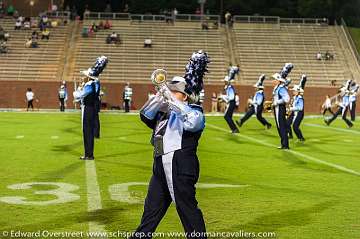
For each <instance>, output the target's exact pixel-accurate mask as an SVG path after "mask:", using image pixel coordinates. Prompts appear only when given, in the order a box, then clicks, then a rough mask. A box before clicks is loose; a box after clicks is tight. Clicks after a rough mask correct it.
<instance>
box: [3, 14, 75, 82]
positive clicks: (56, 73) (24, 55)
mask: <svg viewBox="0 0 360 239" xmlns="http://www.w3.org/2000/svg"><path fill="white" fill-rule="evenodd" d="M14 25H15V20H14V19H12V18H4V19H1V20H0V26H2V27H3V28H4V30H5V31H6V32H8V33H9V34H10V39H9V40H8V42H7V46H8V49H9V52H8V53H7V54H1V55H0V65H1V68H0V80H17V81H19V80H28V81H58V80H60V79H61V77H62V76H61V74H62V70H63V68H64V51H65V48H66V42H67V39H68V37H69V29H70V28H69V26H58V27H56V28H50V40H49V41H47V40H41V32H39V29H38V28H36V29H35V28H32V29H31V30H14ZM34 30H37V32H38V33H39V35H40V39H39V40H38V44H39V47H38V48H25V41H26V39H28V38H29V37H31V33H32V32H33V31H34Z"/></svg>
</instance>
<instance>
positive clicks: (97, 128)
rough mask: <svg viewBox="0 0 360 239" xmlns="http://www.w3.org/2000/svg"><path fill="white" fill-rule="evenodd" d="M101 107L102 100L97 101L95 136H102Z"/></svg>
mask: <svg viewBox="0 0 360 239" xmlns="http://www.w3.org/2000/svg"><path fill="white" fill-rule="evenodd" d="M100 107H101V101H98V102H96V104H95V122H94V123H95V125H94V137H95V138H100V117H99V113H100Z"/></svg>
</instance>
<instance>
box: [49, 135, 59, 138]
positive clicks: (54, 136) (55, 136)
mask: <svg viewBox="0 0 360 239" xmlns="http://www.w3.org/2000/svg"><path fill="white" fill-rule="evenodd" d="M58 138H59V136H57V135H53V136H51V139H58Z"/></svg>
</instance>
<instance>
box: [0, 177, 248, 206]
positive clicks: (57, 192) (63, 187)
mask: <svg viewBox="0 0 360 239" xmlns="http://www.w3.org/2000/svg"><path fill="white" fill-rule="evenodd" d="M37 186H46V187H52V188H53V189H48V190H37V189H35V188H34V187H37ZM131 186H147V183H144V182H129V183H121V184H114V185H111V186H109V193H110V196H111V199H112V200H114V201H119V202H123V203H129V204H141V203H143V200H144V196H145V195H144V194H143V193H140V192H138V193H135V192H130V190H129V187H131ZM247 186H248V185H229V184H201V183H199V184H198V185H197V187H198V188H239V187H247ZM8 189H12V190H30V189H32V190H34V191H33V194H35V195H48V196H49V195H51V196H54V197H55V199H52V200H47V201H31V200H28V199H27V198H26V197H20V196H8V197H0V202H4V203H8V204H21V205H38V206H45V205H51V204H60V203H68V202H72V201H76V200H79V199H80V196H79V195H78V194H75V193H73V192H74V191H76V190H78V189H79V187H78V186H76V185H73V184H69V183H56V182H29V183H20V184H13V185H9V186H8Z"/></svg>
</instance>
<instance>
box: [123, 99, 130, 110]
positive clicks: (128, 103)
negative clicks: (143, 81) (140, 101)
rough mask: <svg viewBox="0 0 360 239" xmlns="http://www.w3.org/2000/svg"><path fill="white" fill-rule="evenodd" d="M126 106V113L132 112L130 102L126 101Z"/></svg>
mask: <svg viewBox="0 0 360 239" xmlns="http://www.w3.org/2000/svg"><path fill="white" fill-rule="evenodd" d="M124 104H125V112H129V111H130V100H124Z"/></svg>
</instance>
